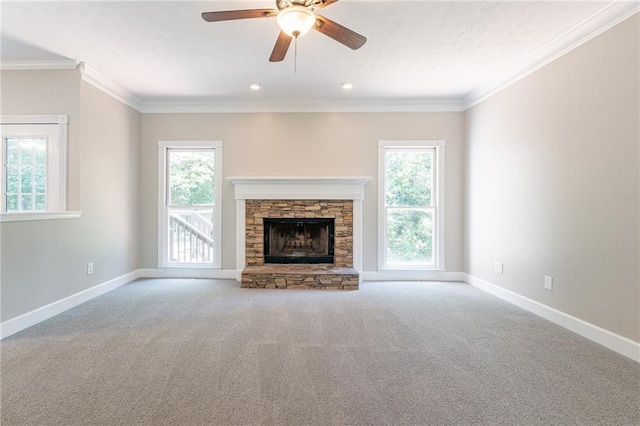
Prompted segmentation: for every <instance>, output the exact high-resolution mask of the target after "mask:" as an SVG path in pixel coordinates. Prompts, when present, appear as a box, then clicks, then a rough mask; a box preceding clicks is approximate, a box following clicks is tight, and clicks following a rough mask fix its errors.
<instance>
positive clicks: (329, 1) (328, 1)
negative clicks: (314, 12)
mask: <svg viewBox="0 0 640 426" xmlns="http://www.w3.org/2000/svg"><path fill="white" fill-rule="evenodd" d="M337 1H338V0H323V2H322V4H320V5H316V9H322V8H323V7H327V6H331V5H332V4H333V3H335V2H337Z"/></svg>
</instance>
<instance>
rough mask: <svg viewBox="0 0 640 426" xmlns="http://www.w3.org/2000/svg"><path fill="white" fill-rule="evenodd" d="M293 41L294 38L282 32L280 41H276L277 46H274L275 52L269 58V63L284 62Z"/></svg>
mask: <svg viewBox="0 0 640 426" xmlns="http://www.w3.org/2000/svg"><path fill="white" fill-rule="evenodd" d="M291 40H292V37H289V36H288V35H287V33H285V32H284V31H280V35H278V40H276V45H275V46H273V52H271V56H270V57H269V62H280V61H282V60H283V59H284V57H285V56H286V55H287V50H289V45H290V44H291Z"/></svg>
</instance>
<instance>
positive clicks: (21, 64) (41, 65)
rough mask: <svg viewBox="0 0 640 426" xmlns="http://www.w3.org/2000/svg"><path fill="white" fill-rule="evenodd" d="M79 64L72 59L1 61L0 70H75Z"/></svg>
mask: <svg viewBox="0 0 640 426" xmlns="http://www.w3.org/2000/svg"><path fill="white" fill-rule="evenodd" d="M78 65H80V63H79V62H78V61H74V60H72V59H62V60H56V61H2V62H0V70H3V71H29V70H75V69H76V68H78Z"/></svg>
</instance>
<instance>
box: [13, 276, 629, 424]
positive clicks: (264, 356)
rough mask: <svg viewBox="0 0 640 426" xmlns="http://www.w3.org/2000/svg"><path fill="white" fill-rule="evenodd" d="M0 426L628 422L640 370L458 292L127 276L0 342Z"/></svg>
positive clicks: (462, 288)
mask: <svg viewBox="0 0 640 426" xmlns="http://www.w3.org/2000/svg"><path fill="white" fill-rule="evenodd" d="M1 346H2V349H1V355H2V358H1V397H2V400H1V404H2V405H1V411H2V417H1V422H2V425H3V426H4V425H44V424H51V425H92V424H96V425H98V424H99V425H232V424H243V425H245V424H246V425H254V424H256V425H257V424H270V425H306V424H310V425H311V424H313V425H403V424H412V425H418V424H420V425H502V424H504V425H638V424H640V365H639V364H637V363H635V362H633V361H631V360H629V359H627V358H625V357H623V356H621V355H618V354H616V353H614V352H612V351H609V350H608V349H605V348H603V347H601V346H599V345H597V344H595V343H592V342H590V341H587V340H585V339H583V338H581V337H579V336H577V335H575V334H572V333H570V332H568V331H566V330H564V329H561V328H559V327H557V326H555V325H553V324H551V323H549V322H546V321H544V320H542V319H540V318H538V317H535V316H533V315H531V314H529V313H527V312H525V311H522V310H520V309H518V308H516V307H513V306H511V305H509V304H507V303H505V302H503V301H501V300H498V299H496V298H494V297H492V296H489V295H487V294H485V293H483V292H481V291H479V290H477V289H475V288H473V287H471V286H469V285H466V284H456V283H444V284H436V283H364V284H363V285H362V286H361V289H360V290H359V291H353V292H337V291H336V292H327V291H313V290H308V291H291V290H289V291H287V290H250V289H240V288H239V285H238V283H236V282H233V281H216V280H140V281H137V282H134V283H131V284H129V285H126V286H124V287H121V288H119V289H117V290H115V291H113V292H110V293H108V294H105V295H103V296H101V297H99V298H96V299H94V300H92V301H90V302H87V303H85V304H83V305H81V306H79V307H77V308H75V309H73V310H70V311H68V312H66V313H64V314H62V315H59V316H57V317H55V318H52V319H51V320H49V321H46V322H44V323H41V324H39V325H37V326H35V327H32V328H31V329H28V330H25V331H24V332H22V333H19V334H16V335H14V336H12V337H9V338H7V339H5V340H4V341H2V344H1Z"/></svg>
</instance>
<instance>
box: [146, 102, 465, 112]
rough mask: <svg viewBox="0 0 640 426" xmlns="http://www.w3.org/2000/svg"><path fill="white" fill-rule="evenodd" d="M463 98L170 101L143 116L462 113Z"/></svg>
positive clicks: (149, 107)
mask: <svg viewBox="0 0 640 426" xmlns="http://www.w3.org/2000/svg"><path fill="white" fill-rule="evenodd" d="M463 110H464V103H463V102H462V99H460V98H424V99H418V100H409V99H362V100H345V99H343V100H339V101H337V100H334V101H322V100H317V99H315V100H311V101H308V102H301V101H299V100H298V101H273V100H272V101H262V102H258V101H255V100H253V101H241V100H237V99H210V100H192V99H182V100H176V99H166V100H154V101H144V102H143V103H142V110H141V112H143V113H145V114H147V113H148V114H157V113H245V112H303V113H304V112H306V113H312V112H461V111H463Z"/></svg>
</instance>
